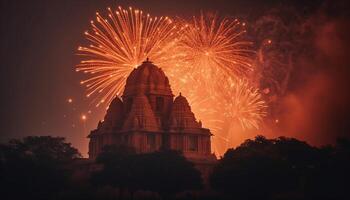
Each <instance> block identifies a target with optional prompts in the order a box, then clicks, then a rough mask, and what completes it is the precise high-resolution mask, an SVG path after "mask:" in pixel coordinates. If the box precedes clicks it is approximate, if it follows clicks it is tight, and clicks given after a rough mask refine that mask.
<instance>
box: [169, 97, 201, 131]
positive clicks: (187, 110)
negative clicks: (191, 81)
mask: <svg viewBox="0 0 350 200" xmlns="http://www.w3.org/2000/svg"><path fill="white" fill-rule="evenodd" d="M200 127H201V126H200V124H199V123H198V122H197V121H196V118H195V116H194V114H193V112H192V111H191V107H190V105H189V103H188V101H187V99H186V98H185V97H184V96H182V95H181V93H180V95H179V96H177V97H176V98H175V100H174V103H173V107H172V110H171V114H170V128H171V129H192V128H200Z"/></svg>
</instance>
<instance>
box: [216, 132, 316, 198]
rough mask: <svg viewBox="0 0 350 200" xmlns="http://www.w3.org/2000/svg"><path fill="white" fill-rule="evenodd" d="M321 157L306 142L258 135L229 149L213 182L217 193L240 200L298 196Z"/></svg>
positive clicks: (217, 169) (217, 167)
mask: <svg viewBox="0 0 350 200" xmlns="http://www.w3.org/2000/svg"><path fill="white" fill-rule="evenodd" d="M317 158H318V152H317V149H316V148H313V147H311V146H309V145H308V144H306V143H305V142H301V141H298V140H296V139H293V138H285V137H280V138H277V139H271V140H270V139H266V138H265V137H263V136H257V137H256V138H255V139H254V140H246V141H245V142H244V143H243V144H241V145H240V146H239V147H237V148H235V149H230V150H228V151H227V152H226V153H225V155H224V157H223V158H222V159H221V160H220V161H219V163H218V165H217V166H216V167H215V168H214V172H213V174H212V176H211V177H210V182H211V185H212V187H213V188H215V189H216V190H218V191H223V192H224V193H226V194H228V195H232V196H236V197H240V198H253V197H255V198H256V197H259V198H262V197H265V198H271V197H273V196H275V195H283V194H286V193H294V194H298V192H300V191H301V190H302V189H303V188H302V187H303V181H304V180H305V178H306V176H307V174H308V173H309V171H310V169H312V168H314V167H315V166H314V165H315V160H317Z"/></svg>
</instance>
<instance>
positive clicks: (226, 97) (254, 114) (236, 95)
mask: <svg viewBox="0 0 350 200" xmlns="http://www.w3.org/2000/svg"><path fill="white" fill-rule="evenodd" d="M222 86H223V88H221V90H220V91H221V97H223V98H222V100H223V106H224V107H225V111H224V112H223V113H224V115H225V116H226V117H227V118H228V119H233V120H234V121H237V122H239V124H240V125H241V127H242V129H252V128H255V129H258V128H259V123H260V122H261V121H262V120H263V118H264V117H265V116H266V108H267V106H266V103H265V101H263V99H262V97H261V94H260V92H259V90H258V89H257V88H254V87H252V86H251V85H250V84H249V82H248V81H247V80H245V79H240V80H233V79H231V78H228V79H226V81H224V83H223V85H222Z"/></svg>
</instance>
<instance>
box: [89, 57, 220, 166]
mask: <svg viewBox="0 0 350 200" xmlns="http://www.w3.org/2000/svg"><path fill="white" fill-rule="evenodd" d="M211 136H212V134H211V132H210V130H209V129H207V128H204V127H202V123H201V122H200V121H197V120H196V118H195V115H194V113H193V112H192V111H191V107H190V105H189V103H188V101H187V99H186V98H185V97H184V96H182V95H181V93H180V94H179V95H178V96H177V97H176V98H175V99H174V95H173V93H172V91H171V87H170V84H169V80H168V78H167V76H166V75H165V73H164V72H163V70H162V69H161V68H159V67H157V66H156V65H154V64H153V63H152V62H151V61H149V60H148V59H147V60H146V61H144V62H143V63H142V64H141V65H140V66H138V67H137V68H135V69H134V70H133V71H132V72H131V73H130V75H129V77H128V78H127V80H126V85H125V89H124V93H123V95H122V96H121V98H119V97H118V96H117V97H115V98H114V100H113V101H112V102H111V104H110V106H109V108H108V110H107V113H106V115H105V117H104V120H103V121H100V122H99V123H98V126H97V128H96V129H95V130H93V131H91V133H90V134H89V136H88V138H90V142H89V158H91V159H95V158H96V157H97V156H98V155H99V153H100V152H101V151H102V148H103V147H104V146H106V145H123V146H129V147H132V148H134V149H135V151H136V152H137V153H149V152H154V151H158V150H162V149H165V150H167V149H168V150H176V151H180V152H182V153H183V155H184V156H185V157H186V158H187V159H188V160H190V161H192V162H194V163H195V165H196V166H197V167H198V168H199V169H200V170H201V171H202V172H204V173H206V172H205V171H206V166H208V167H209V166H212V163H213V162H214V161H216V158H215V155H214V154H213V153H212V152H211V141H210V137H211ZM209 168H210V167H209Z"/></svg>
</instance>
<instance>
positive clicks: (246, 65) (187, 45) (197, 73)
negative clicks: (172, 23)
mask: <svg viewBox="0 0 350 200" xmlns="http://www.w3.org/2000/svg"><path fill="white" fill-rule="evenodd" d="M183 24H185V25H184V26H185V28H184V30H183V32H182V34H181V35H182V37H181V39H180V41H179V43H178V51H179V52H181V54H182V57H181V58H182V60H181V63H182V64H181V65H182V68H180V69H179V68H175V69H174V70H178V71H181V72H182V73H189V74H191V76H192V77H195V79H197V80H199V81H201V82H202V84H205V86H206V87H208V86H211V85H212V83H213V82H216V81H215V80H217V78H221V77H222V76H225V77H231V76H234V77H242V76H245V75H247V74H248V73H249V72H250V71H252V70H253V66H252V59H251V58H252V55H253V54H254V51H252V50H251V48H250V47H251V42H248V41H244V40H242V35H243V34H244V33H245V32H246V31H245V30H244V27H245V23H240V22H239V21H238V20H237V19H235V20H230V19H226V18H224V19H222V20H220V19H218V17H217V16H216V15H215V16H211V17H210V16H205V15H203V14H201V15H200V17H199V18H197V17H193V19H192V21H191V22H190V23H186V22H183Z"/></svg>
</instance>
